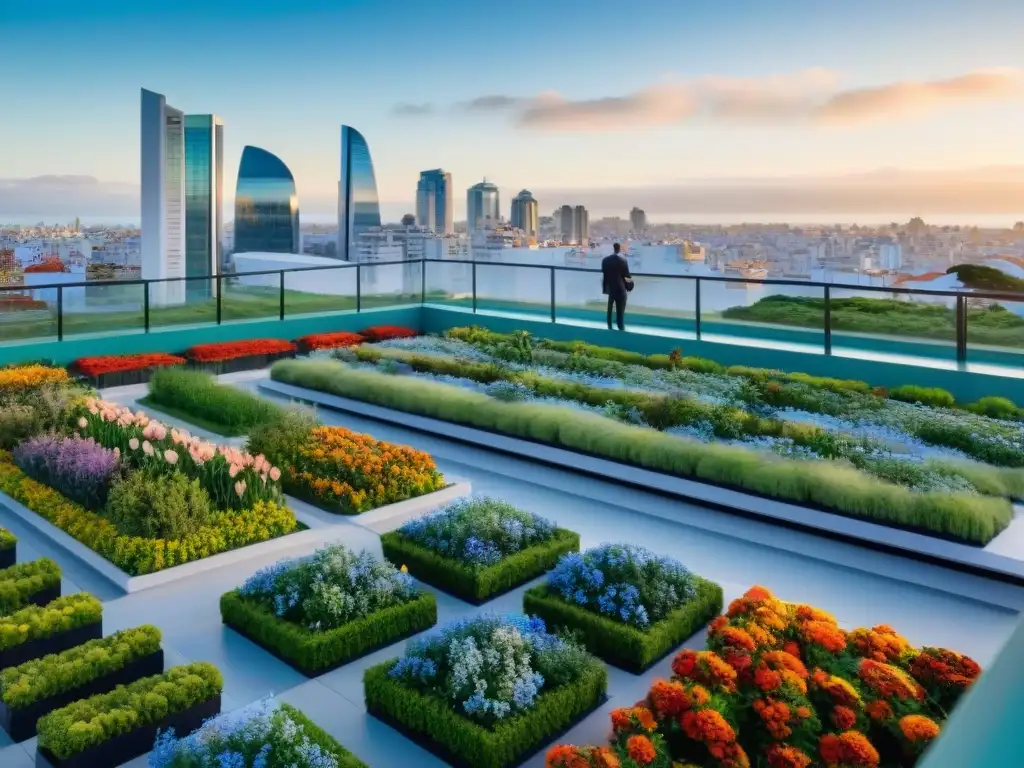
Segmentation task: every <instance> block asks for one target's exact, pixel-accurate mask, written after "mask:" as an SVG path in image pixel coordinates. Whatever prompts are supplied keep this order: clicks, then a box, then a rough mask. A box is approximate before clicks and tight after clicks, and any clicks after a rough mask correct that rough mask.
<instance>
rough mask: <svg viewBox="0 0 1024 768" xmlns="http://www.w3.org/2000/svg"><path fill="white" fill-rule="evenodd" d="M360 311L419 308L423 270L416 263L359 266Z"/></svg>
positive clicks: (371, 263) (364, 264) (370, 263)
mask: <svg viewBox="0 0 1024 768" xmlns="http://www.w3.org/2000/svg"><path fill="white" fill-rule="evenodd" d="M359 273H360V274H359V280H360V285H359V289H360V308H361V309H364V310H366V309H378V308H381V307H396V306H405V305H409V304H419V303H420V297H421V291H422V287H423V286H422V276H423V267H422V266H421V265H420V263H419V262H418V261H410V262H401V263H397V264H395V263H391V264H374V263H373V262H366V263H363V264H360V265H359Z"/></svg>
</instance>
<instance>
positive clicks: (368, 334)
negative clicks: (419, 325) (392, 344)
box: [363, 325, 419, 341]
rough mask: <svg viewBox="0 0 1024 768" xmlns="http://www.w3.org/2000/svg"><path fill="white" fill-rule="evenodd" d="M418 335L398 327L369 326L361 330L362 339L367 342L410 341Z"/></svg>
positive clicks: (410, 330) (409, 329)
mask: <svg viewBox="0 0 1024 768" xmlns="http://www.w3.org/2000/svg"><path fill="white" fill-rule="evenodd" d="M413 336H419V333H417V332H416V331H414V330H412V329H411V328H403V327H402V326H400V325H371V326H370V327H369V328H366V329H364V330H363V338H364V339H366V340H367V341H387V340H388V339H411V338H412V337H413Z"/></svg>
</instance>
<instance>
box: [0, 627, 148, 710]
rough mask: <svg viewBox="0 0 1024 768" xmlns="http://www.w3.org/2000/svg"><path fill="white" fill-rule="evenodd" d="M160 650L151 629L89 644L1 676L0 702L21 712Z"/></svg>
mask: <svg viewBox="0 0 1024 768" xmlns="http://www.w3.org/2000/svg"><path fill="white" fill-rule="evenodd" d="M159 650H160V630H159V629H157V628H156V627H153V626H150V625H148V624H147V625H143V626H141V627H135V628H134V629H125V630H122V631H120V632H115V633H114V634H112V635H109V636H108V637H104V638H101V639H99V640H90V641H89V642H87V643H83V644H82V645H79V646H76V647H74V648H71V649H69V650H66V651H62V652H61V653H53V654H50V655H49V656H43V657H42V658H41V659H34V660H32V661H27V662H25V663H24V664H22V665H20V666H17V667H8V668H7V669H5V670H3V671H2V672H0V700H2V701H3V703H4V704H6V705H7V706H8V707H10V708H11V709H23V708H24V707H27V706H29V705H30V704H34V703H36V702H37V701H42V700H43V699H49V698H51V697H53V696H57V695H58V694H61V693H66V692H67V691H73V690H74V689H76V688H81V687H82V686H84V685H86V684H88V683H91V682H92V681H93V680H97V679H99V678H101V677H104V676H106V675H110V674H113V673H114V672H118V671H120V670H122V669H124V668H125V667H127V666H128V665H129V664H131V663H132V662H134V661H138V660H139V659H141V658H143V657H145V656H149V655H150V654H153V653H156V652H157V651H159Z"/></svg>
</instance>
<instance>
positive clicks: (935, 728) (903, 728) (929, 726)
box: [899, 715, 939, 743]
mask: <svg viewBox="0 0 1024 768" xmlns="http://www.w3.org/2000/svg"><path fill="white" fill-rule="evenodd" d="M899 726H900V732H901V733H902V734H903V736H904V737H905V738H906V739H907V741H910V742H913V743H917V742H921V741H931V740H932V739H934V738H935V737H936V736H938V735H939V724H938V723H936V722H935V721H934V720H932V719H931V718H930V717H925V716H924V715H907V716H906V717H901V718H900V722H899Z"/></svg>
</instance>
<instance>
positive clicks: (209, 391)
mask: <svg viewBox="0 0 1024 768" xmlns="http://www.w3.org/2000/svg"><path fill="white" fill-rule="evenodd" d="M146 401H147V403H148V404H150V405H152V406H154V407H156V408H158V409H159V408H166V409H168V412H169V413H170V415H172V416H179V415H180V416H181V417H183V418H185V419H186V420H191V421H192V422H193V423H194V424H196V425H197V426H200V427H203V428H208V429H210V430H211V431H214V432H217V433H218V434H221V435H228V436H237V435H244V434H245V433H246V432H248V431H249V429H251V428H252V427H254V426H255V425H257V424H260V423H263V422H266V421H273V420H275V419H277V418H279V417H280V416H281V408H279V407H278V406H277V405H275V404H274V403H272V402H270V401H269V400H265V399H263V398H261V397H259V396H258V395H254V394H253V393H251V392H247V391H245V390H243V389H238V388H236V387H231V386H225V385H223V384H218V383H217V380H216V379H215V378H214V377H213V376H211V375H210V374H208V373H203V372H202V371H193V370H188V369H185V368H164V369H161V370H158V371H156V372H155V373H154V374H153V376H152V378H151V379H150V380H149V396H148V397H147V398H146Z"/></svg>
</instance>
